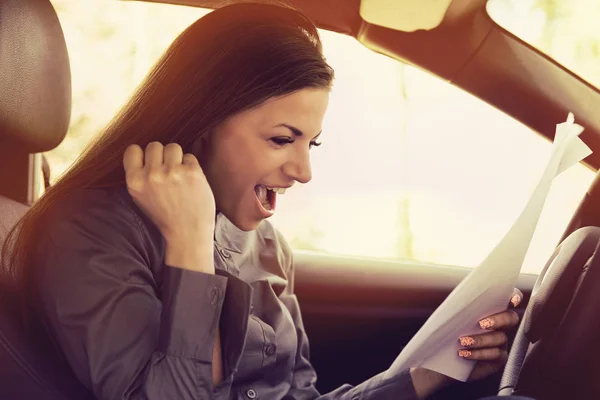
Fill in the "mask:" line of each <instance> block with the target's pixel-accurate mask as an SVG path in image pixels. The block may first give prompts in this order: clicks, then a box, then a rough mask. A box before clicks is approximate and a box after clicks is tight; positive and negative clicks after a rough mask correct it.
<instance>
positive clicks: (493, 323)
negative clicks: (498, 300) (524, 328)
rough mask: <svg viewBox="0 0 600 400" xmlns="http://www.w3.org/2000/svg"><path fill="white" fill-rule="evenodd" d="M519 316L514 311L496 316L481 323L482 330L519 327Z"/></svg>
mask: <svg viewBox="0 0 600 400" xmlns="http://www.w3.org/2000/svg"><path fill="white" fill-rule="evenodd" d="M518 323H519V316H518V315H517V313H516V312H514V311H512V310H508V311H504V312H501V313H498V314H494V315H492V316H489V317H487V318H484V319H482V320H481V321H479V326H480V327H481V329H507V328H513V327H515V326H517V324H518Z"/></svg>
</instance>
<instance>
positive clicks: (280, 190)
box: [267, 186, 285, 194]
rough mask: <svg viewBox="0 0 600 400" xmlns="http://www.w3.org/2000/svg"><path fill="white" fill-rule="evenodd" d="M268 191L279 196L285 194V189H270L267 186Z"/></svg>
mask: <svg viewBox="0 0 600 400" xmlns="http://www.w3.org/2000/svg"><path fill="white" fill-rule="evenodd" d="M267 189H269V190H271V191H273V192H275V193H277V194H284V193H285V188H270V187H268V186H267Z"/></svg>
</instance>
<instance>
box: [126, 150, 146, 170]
mask: <svg viewBox="0 0 600 400" xmlns="http://www.w3.org/2000/svg"><path fill="white" fill-rule="evenodd" d="M123 167H124V168H125V174H127V173H131V172H133V171H136V170H139V169H142V168H143V167H144V151H143V150H142V148H141V147H140V146H138V145H137V144H132V145H131V146H129V147H127V149H126V150H125V153H124V154H123Z"/></svg>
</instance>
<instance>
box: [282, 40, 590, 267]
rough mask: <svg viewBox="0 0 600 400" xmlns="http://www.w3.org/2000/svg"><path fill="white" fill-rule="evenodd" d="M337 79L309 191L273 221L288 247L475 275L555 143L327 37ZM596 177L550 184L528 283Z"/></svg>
mask: <svg viewBox="0 0 600 400" xmlns="http://www.w3.org/2000/svg"><path fill="white" fill-rule="evenodd" d="M323 41H324V48H325V54H326V56H327V58H328V61H329V62H330V63H331V64H332V66H333V67H334V69H335V70H336V76H337V77H336V81H335V83H334V88H333V91H332V93H331V100H330V109H329V111H328V114H327V116H326V121H325V124H324V125H325V126H324V129H323V135H322V142H323V146H320V147H319V148H316V149H314V150H313V155H312V164H313V181H312V182H310V183H309V184H308V185H306V187H302V188H300V187H298V188H292V189H291V190H290V191H288V192H286V194H285V195H284V198H282V199H281V201H280V202H279V210H278V212H277V213H276V215H275V217H274V219H275V223H276V225H277V226H278V228H279V229H280V230H281V231H282V232H283V233H284V234H285V236H286V237H287V238H288V240H289V241H290V243H291V245H292V246H293V247H294V248H295V249H298V250H311V251H319V252H327V253H333V254H340V255H350V256H361V257H376V258H384V259H392V260H394V259H396V260H413V261H418V262H424V263H435V264H445V265H457V266H464V267H474V266H477V265H478V264H479V263H480V262H481V261H482V260H483V258H484V257H485V256H486V255H487V254H488V253H489V252H490V251H491V250H492V248H493V247H494V246H495V245H496V244H497V243H498V241H499V240H500V239H501V238H502V236H503V235H504V234H505V233H506V232H507V231H508V229H510V227H511V225H512V223H513V222H514V220H515V219H516V218H517V216H518V215H519V213H520V212H521V210H522V208H523V207H524V205H525V203H526V201H527V200H528V198H529V196H530V194H531V193H532V191H533V189H534V185H535V184H536V183H537V181H538V180H539V178H540V175H541V173H542V170H543V168H544V167H545V165H546V163H547V159H548V157H549V155H550V148H551V143H550V142H549V141H548V140H547V139H545V138H543V137H542V136H541V135H539V134H537V133H536V132H534V131H532V130H530V129H529V128H527V127H525V126H524V125H522V124H520V123H518V122H517V121H515V120H514V119H512V118H510V117H509V116H507V115H506V114H504V113H502V112H501V111H499V110H497V109H495V108H493V107H492V106H490V105H488V104H487V103H484V102H483V101H481V100H479V99H477V98H475V97H474V96H471V95H470V94H468V93H466V92H464V91H462V90H460V89H458V88H456V87H454V86H452V85H450V84H448V83H446V82H443V81H441V80H439V79H438V78H436V77H433V76H431V75H429V74H427V73H425V72H423V71H420V70H418V69H415V68H412V67H409V66H405V65H402V64H401V63H399V62H396V61H394V60H391V59H389V58H387V57H384V56H381V55H378V54H375V53H373V52H371V51H369V50H367V49H366V48H364V47H363V46H361V45H360V44H359V43H358V42H356V41H354V40H353V39H351V38H348V37H344V36H341V35H338V34H335V33H330V32H324V33H323ZM593 177H594V173H593V171H591V170H589V169H588V168H586V167H585V166H583V165H578V166H576V167H574V168H572V169H570V170H568V171H567V172H565V173H564V174H562V175H561V176H559V177H558V178H557V179H556V180H555V183H554V186H553V188H552V192H551V194H550V196H549V198H548V201H547V206H546V208H545V210H544V213H543V215H542V217H541V220H540V224H539V231H538V234H537V235H536V237H535V238H534V242H533V245H532V249H531V251H530V253H529V254H528V256H527V259H526V262H525V265H524V269H523V270H524V271H526V272H539V271H540V270H541V269H542V268H543V266H544V264H545V262H546V260H547V258H548V257H549V256H550V255H551V254H552V252H553V250H554V248H555V246H556V244H557V242H558V240H560V237H561V235H562V233H563V231H564V229H565V228H566V225H567V224H568V222H569V219H570V217H571V215H572V213H573V212H574V211H575V209H576V208H577V205H578V203H579V201H580V199H581V198H582V196H583V195H584V193H585V191H586V189H587V187H588V185H589V184H590V183H591V180H592V179H593Z"/></svg>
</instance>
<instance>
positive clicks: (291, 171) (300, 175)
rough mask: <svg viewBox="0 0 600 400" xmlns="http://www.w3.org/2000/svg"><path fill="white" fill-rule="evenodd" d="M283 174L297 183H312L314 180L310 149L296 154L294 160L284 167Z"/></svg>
mask: <svg viewBox="0 0 600 400" xmlns="http://www.w3.org/2000/svg"><path fill="white" fill-rule="evenodd" d="M283 173H284V174H285V175H286V176H288V177H289V178H291V179H293V180H295V181H297V182H300V183H308V182H310V180H311V179H312V170H311V166H310V154H309V152H308V149H307V150H306V151H298V152H296V154H295V155H294V158H293V159H291V160H289V161H288V162H286V163H285V164H284V165H283Z"/></svg>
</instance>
